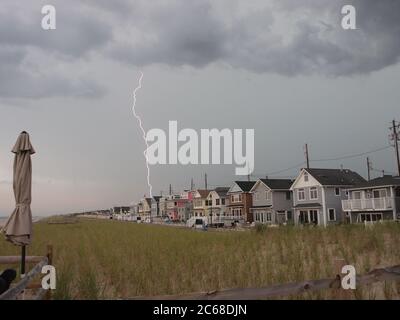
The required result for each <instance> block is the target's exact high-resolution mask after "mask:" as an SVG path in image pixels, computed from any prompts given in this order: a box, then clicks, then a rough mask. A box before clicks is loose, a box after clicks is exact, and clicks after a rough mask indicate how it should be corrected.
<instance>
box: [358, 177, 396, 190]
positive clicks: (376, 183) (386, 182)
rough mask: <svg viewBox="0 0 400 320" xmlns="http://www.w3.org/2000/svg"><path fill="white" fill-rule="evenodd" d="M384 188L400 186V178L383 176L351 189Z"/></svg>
mask: <svg viewBox="0 0 400 320" xmlns="http://www.w3.org/2000/svg"><path fill="white" fill-rule="evenodd" d="M385 186H387V187H390V186H400V177H399V176H390V175H385V176H383V177H379V178H375V179H372V180H370V181H365V182H362V183H358V184H356V185H355V186H354V187H353V188H352V189H364V188H376V187H385Z"/></svg>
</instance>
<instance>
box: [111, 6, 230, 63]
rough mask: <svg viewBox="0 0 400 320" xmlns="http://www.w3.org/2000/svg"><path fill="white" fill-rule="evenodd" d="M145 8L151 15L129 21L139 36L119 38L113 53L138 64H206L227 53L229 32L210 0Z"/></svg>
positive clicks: (119, 57) (120, 58)
mask: <svg viewBox="0 0 400 320" xmlns="http://www.w3.org/2000/svg"><path fill="white" fill-rule="evenodd" d="M142 10H143V11H144V12H147V13H148V14H149V16H147V17H146V16H143V17H141V18H140V16H138V15H136V19H133V20H132V24H130V22H131V21H128V29H130V30H137V33H138V36H137V38H130V39H129V38H125V39H124V40H123V41H116V42H115V43H114V45H113V46H111V48H110V54H111V56H112V57H114V58H116V59H118V60H123V61H126V62H130V63H133V64H135V65H147V64H153V63H164V64H168V65H172V66H181V65H191V66H194V67H203V66H205V65H207V64H208V63H210V62H213V61H216V60H218V59H220V58H221V57H223V56H224V55H225V50H224V45H225V44H226V43H227V42H228V39H226V38H225V37H226V36H228V34H226V33H225V31H224V28H223V25H222V23H221V22H220V21H219V20H218V17H216V16H215V15H214V14H213V12H212V7H211V5H210V4H209V3H206V2H200V1H178V2H171V3H170V5H168V6H161V7H158V8H157V7H156V8H150V10H149V11H147V10H146V9H143V8H142ZM142 35H144V36H142ZM129 40H132V41H129Z"/></svg>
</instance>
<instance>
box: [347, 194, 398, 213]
mask: <svg viewBox="0 0 400 320" xmlns="http://www.w3.org/2000/svg"><path fill="white" fill-rule="evenodd" d="M393 200H394V199H393V197H384V198H369V199H350V200H342V208H343V211H362V210H371V211H373V210H390V209H392V208H393Z"/></svg>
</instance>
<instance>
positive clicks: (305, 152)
mask: <svg viewBox="0 0 400 320" xmlns="http://www.w3.org/2000/svg"><path fill="white" fill-rule="evenodd" d="M304 154H305V156H306V163H307V169H310V159H309V158H308V144H307V143H306V144H305V146H304Z"/></svg>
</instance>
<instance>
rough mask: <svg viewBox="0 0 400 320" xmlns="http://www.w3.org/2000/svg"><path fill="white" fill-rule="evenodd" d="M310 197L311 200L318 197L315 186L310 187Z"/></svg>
mask: <svg viewBox="0 0 400 320" xmlns="http://www.w3.org/2000/svg"><path fill="white" fill-rule="evenodd" d="M310 199H312V200H315V199H318V189H317V187H312V188H310Z"/></svg>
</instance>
